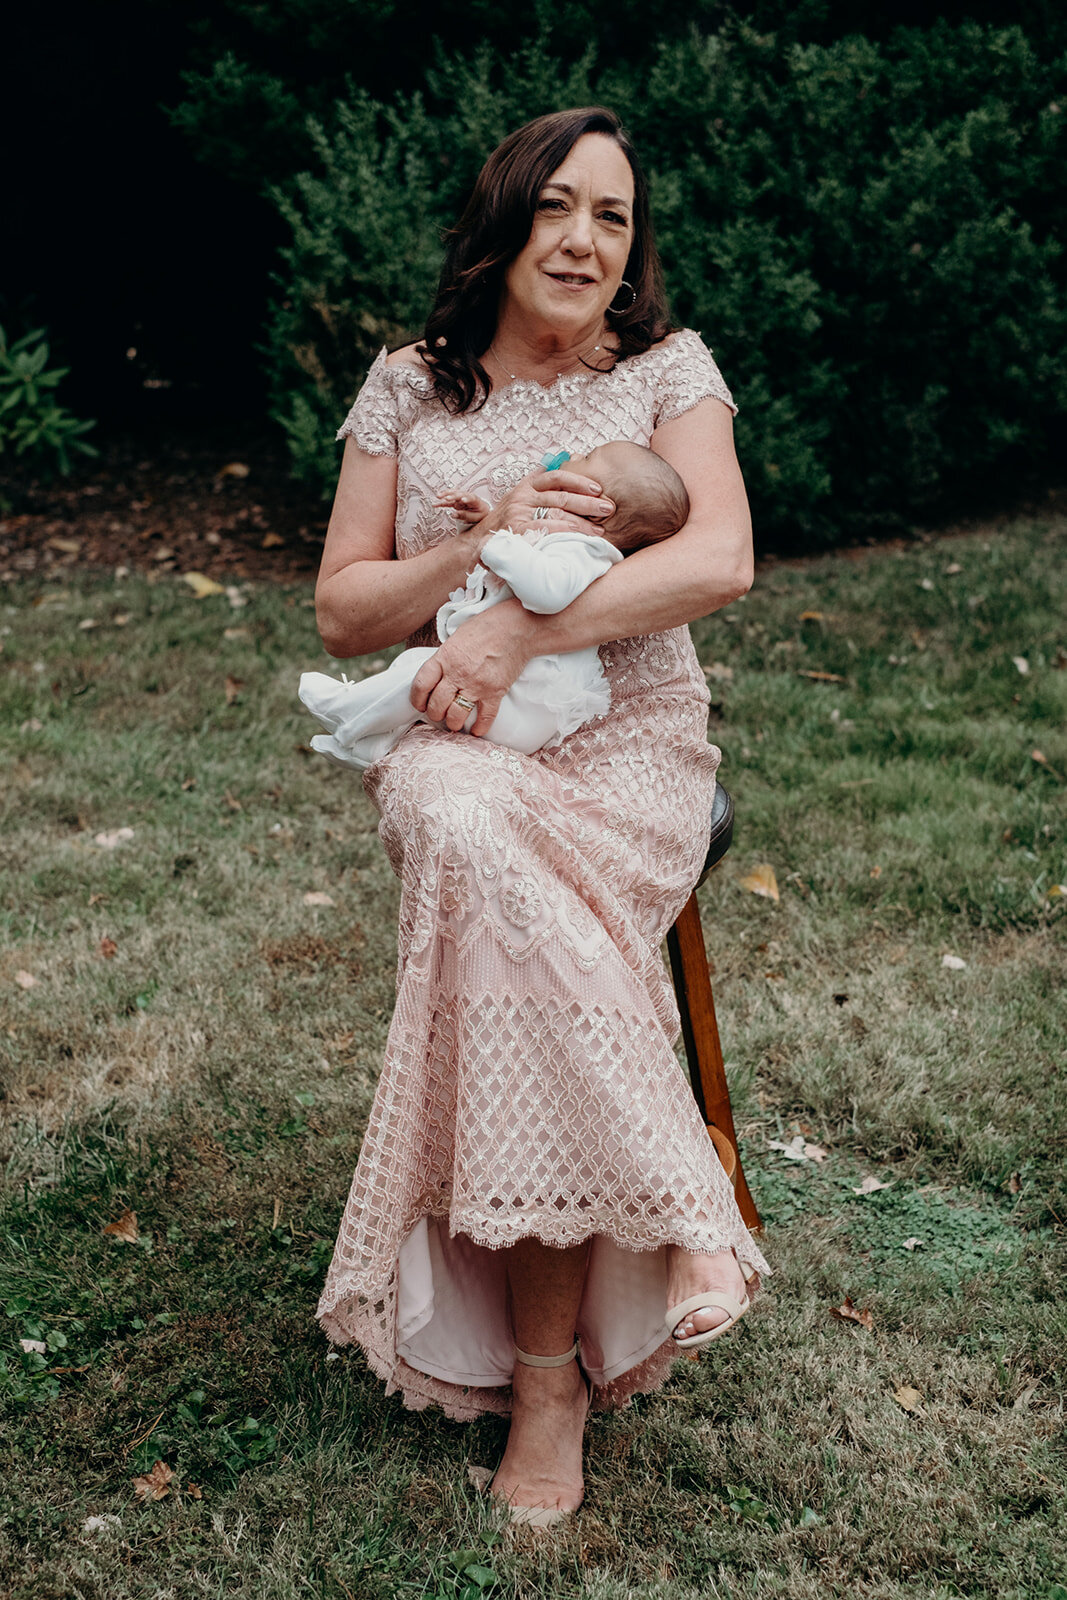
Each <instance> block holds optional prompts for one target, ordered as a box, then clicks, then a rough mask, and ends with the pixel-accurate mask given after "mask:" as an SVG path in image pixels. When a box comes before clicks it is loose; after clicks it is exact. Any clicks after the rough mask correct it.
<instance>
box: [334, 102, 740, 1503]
mask: <svg viewBox="0 0 1067 1600" xmlns="http://www.w3.org/2000/svg"><path fill="white" fill-rule="evenodd" d="M733 410H734V407H733V402H732V400H731V398H730V393H729V390H728V389H727V388H726V385H725V383H724V382H723V379H722V376H721V374H720V373H719V370H718V368H717V366H716V365H715V362H714V361H713V359H712V357H711V354H710V352H709V351H708V349H707V347H706V346H705V345H704V344H703V343H702V342H701V340H700V338H699V337H698V335H697V334H696V333H694V332H692V331H690V330H688V329H683V330H681V331H679V332H674V333H672V332H671V331H670V323H669V320H668V317H667V311H666V307H665V304H664V300H663V293H662V288H661V278H660V271H659V264H658V260H657V256H656V250H655V244H654V241H653V238H652V234H651V230H650V225H649V217H648V200H647V192H646V187H645V183H644V179H643V177H642V175H641V170H640V167H639V165H638V162H637V157H636V155H635V154H634V151H633V148H632V146H631V145H630V142H629V140H628V139H627V137H626V135H625V133H624V132H623V130H622V128H621V126H620V124H619V121H618V119H617V118H616V117H615V116H614V114H613V113H612V112H610V111H605V110H603V109H600V108H592V109H585V110H578V111H565V112H559V113H556V114H554V115H551V116H548V117H541V118H538V119H537V121H535V122H532V123H530V124H528V125H527V126H526V127H524V128H520V129H518V130H517V131H516V132H515V133H513V134H511V135H510V136H509V137H508V138H507V139H505V140H504V142H503V143H502V144H501V145H500V146H499V148H498V149H497V150H495V151H494V152H493V154H492V155H491V156H490V157H489V160H488V161H487V162H486V165H485V167H484V168H483V170H482V173H481V175H480V176H479V178H478V180H477V183H476V184H475V187H474V190H473V192H472V195H471V199H470V202H469V204H468V206H467V208H466V210H465V211H464V214H463V216H462V217H461V218H460V220H459V222H458V223H457V225H456V227H455V228H454V229H453V230H452V231H451V233H450V235H449V239H448V246H447V252H446V258H445V264H444V268H443V271H442V276H441V284H440V289H439V292H438V296H437V300H436V302H435V304H434V306H433V307H432V309H431V311H430V315H429V318H428V320H427V324H426V330H425V335H424V337H423V339H422V341H421V342H420V343H419V344H417V345H413V346H408V347H407V348H405V349H402V350H397V351H395V352H394V353H393V354H392V355H391V356H388V357H387V356H386V354H385V352H384V351H383V352H382V353H381V354H380V355H379V357H378V359H377V360H376V361H375V363H374V365H373V367H372V368H371V371H370V373H369V375H368V377H367V381H366V383H365V384H364V386H363V388H362V390H361V391H360V393H359V395H358V397H357V399H356V402H355V404H354V406H353V407H352V410H351V412H350V413H349V416H348V418H347V419H346V421H345V423H344V425H343V427H342V429H341V436H343V437H344V438H345V440H346V443H345V455H344V462H343V465H342V469H341V478H340V482H339V484H338V489H337V497H336V500H335V503H334V509H333V513H332V516H331V519H330V526H329V531H328V534H327V539H326V545H325V549H324V551H323V557H322V567H321V571H320V575H319V581H318V587H317V591H316V594H317V602H318V622H319V629H320V632H321V634H322V638H323V640H324V642H325V645H326V648H327V649H328V650H329V651H330V652H331V654H333V655H335V656H339V657H351V656H355V655H360V654H364V653H370V652H373V651H378V650H381V649H383V648H385V647H387V646H389V645H393V644H395V643H398V642H399V641H400V640H406V641H407V642H408V643H409V644H410V645H413V646H418V645H425V646H434V645H436V644H437V641H436V638H435V634H434V630H433V622H434V619H435V617H436V614H437V611H438V608H439V607H440V606H441V605H442V604H443V603H444V602H445V600H446V599H447V598H448V596H449V595H450V594H451V593H452V591H453V590H454V589H456V588H457V587H458V586H460V585H462V584H463V582H464V579H465V577H466V575H467V573H468V572H469V571H470V570H471V568H472V566H473V565H474V564H475V562H476V560H477V556H478V553H479V550H480V548H481V544H482V542H483V541H484V538H485V536H486V535H487V534H489V533H491V532H492V531H493V530H495V529H499V528H516V529H522V528H527V527H531V526H533V524H534V523H535V522H537V521H538V520H544V517H543V513H544V511H546V510H547V511H549V512H551V514H552V516H553V517H556V516H557V515H558V514H560V513H562V514H563V521H564V522H565V524H566V525H568V526H571V527H573V528H575V529H577V530H579V531H583V532H585V533H588V534H597V535H598V534H599V532H600V525H599V522H600V519H603V518H604V517H606V516H609V515H610V514H611V513H612V512H613V511H614V509H615V507H614V505H613V503H612V502H611V500H610V499H609V498H608V497H606V496H605V495H604V493H603V485H602V483H601V481H600V480H599V478H597V477H596V476H595V475H593V474H589V473H586V472H581V471H567V470H561V471H558V472H545V471H543V470H540V469H539V468H538V464H537V456H536V455H535V454H532V452H531V447H530V444H529V441H530V440H531V439H540V440H545V439H566V440H567V441H568V442H569V443H570V445H571V447H572V448H573V449H574V451H575V453H576V454H579V455H580V454H583V453H587V452H588V451H590V450H592V449H593V448H594V447H595V446H597V445H601V444H604V443H606V442H608V441H610V440H616V439H629V440H631V441H633V442H634V443H636V444H641V445H648V446H650V448H651V449H652V450H654V451H655V452H656V454H657V455H659V456H661V457H662V458H663V459H664V460H665V461H667V462H669V463H670V465H671V466H673V467H674V469H675V470H676V471H677V472H678V474H679V476H680V477H681V478H682V480H683V482H684V484H685V487H686V490H687V493H688V496H689V502H690V511H689V516H688V520H687V521H686V523H685V526H684V527H683V528H682V529H681V530H680V531H679V532H678V533H676V534H674V535H673V537H671V538H669V539H666V540H663V541H662V542H661V543H659V544H657V545H655V546H653V547H651V548H649V549H645V550H637V551H635V552H634V553H633V554H632V555H630V556H628V557H627V558H626V560H625V561H621V562H619V563H617V564H615V565H613V566H612V567H611V569H610V571H608V572H606V573H605V574H604V575H603V576H602V577H600V578H598V579H597V581H596V582H595V583H591V584H590V585H589V587H588V588H587V589H586V590H585V592H584V593H583V594H581V595H579V596H578V597H577V599H575V600H574V601H573V603H572V604H570V605H568V606H567V607H566V609H565V610H563V611H561V612H560V613H558V615H553V616H538V615H535V614H534V613H532V612H530V611H527V610H526V609H525V608H524V607H523V606H522V605H521V604H520V602H519V601H518V600H517V599H509V600H505V601H504V602H502V603H501V604H499V605H495V606H493V607H491V608H490V609H488V610H486V611H484V612H483V613H482V614H481V615H479V616H476V617H471V618H470V619H469V620H468V621H467V622H465V623H464V625H463V627H461V628H457V630H456V631H455V633H453V634H452V636H451V637H450V638H448V639H447V640H445V641H444V643H441V644H440V645H439V647H438V648H436V649H434V651H433V654H432V655H431V656H429V657H428V658H427V660H426V661H425V663H424V664H423V666H422V667H421V668H420V669H419V671H418V673H417V674H416V676H415V679H414V682H413V685H412V688H411V700H412V704H413V706H414V707H415V709H416V710H417V711H420V712H423V713H425V714H426V715H427V716H428V717H429V718H430V719H431V721H432V722H436V723H438V724H439V725H440V726H443V727H446V728H448V729H450V730H452V731H453V732H456V731H458V730H459V729H461V728H463V727H464V726H465V725H466V724H467V721H468V718H469V715H470V710H471V708H472V707H476V708H477V717H476V719H475V721H474V722H473V724H472V725H471V727H470V732H471V734H473V735H474V737H473V738H465V739H446V738H442V737H441V736H440V733H439V731H438V729H437V728H434V727H431V726H428V725H427V724H425V723H416V724H415V725H414V726H413V727H411V728H410V729H409V730H408V732H407V733H405V734H404V735H403V736H402V737H401V738H400V739H399V740H398V741H397V743H396V744H395V746H394V747H393V748H392V749H391V750H390V751H389V752H388V754H386V755H385V756H384V757H383V758H382V759H381V760H380V761H378V762H376V763H375V764H374V765H373V766H371V767H369V768H368V769H367V771H366V772H365V773H364V775H363V784H364V788H365V789H366V792H367V793H368V795H369V796H370V798H371V799H372V801H373V802H374V804H375V805H376V807H377V809H378V811H379V813H380V816H381V823H380V826H379V833H380V836H381V839H382V841H383V843H384V845H385V848H386V850H387V852H388V855H389V859H390V861H391V863H392V865H393V867H394V869H395V871H396V873H397V875H398V877H399V879H400V884H401V894H400V930H399V960H398V971H397V999H396V1008H395V1012H394V1015H393V1019H392V1024H391V1026H390V1030H389V1039H388V1043H387V1046H386V1051H385V1059H384V1061H383V1064H382V1073H381V1079H380V1081H379V1084H378V1088H377V1092H376V1094H375V1099H374V1106H373V1108H372V1112H371V1117H370V1121H369V1124H368V1127H367V1132H366V1135H365V1138H364V1140H363V1146H362V1150H361V1152H360V1156H359V1163H358V1166H357V1168H356V1172H355V1175H354V1177H353V1180H352V1187H351V1191H350V1194H349V1198H348V1203H347V1205H346V1207H345V1212H344V1216H343V1218H342V1220H341V1226H340V1231H339V1234H338V1238H337V1244H336V1248H335V1251H334V1255H333V1260H332V1262H331V1265H330V1269H329V1272H328V1274H327V1279H326V1284H325V1287H324V1289H323V1292H322V1296H321V1299H320V1301H319V1306H318V1316H319V1319H320V1321H321V1324H322V1326H323V1328H324V1329H325V1331H326V1332H327V1334H328V1335H329V1336H330V1338H331V1339H332V1340H333V1341H335V1342H336V1343H346V1342H350V1341H356V1342H358V1343H359V1344H360V1345H361V1346H362V1347H363V1349H364V1350H365V1351H366V1354H367V1359H368V1361H369V1362H370V1364H371V1366H372V1368H373V1369H374V1371H375V1372H377V1373H379V1374H380V1375H381V1377H382V1378H384V1379H385V1381H386V1383H387V1386H388V1389H389V1390H390V1391H391V1390H395V1389H399V1390H400V1391H401V1393H402V1394H403V1397H404V1400H405V1402H406V1404H408V1405H409V1406H412V1407H423V1406H425V1405H427V1404H429V1403H431V1402H436V1403H437V1404H439V1405H440V1406H441V1407H442V1408H443V1409H444V1410H445V1412H446V1413H447V1414H448V1415H449V1416H452V1417H456V1418H469V1417H474V1416H477V1415H478V1414H479V1413H481V1412H485V1411H495V1412H500V1413H505V1414H506V1413H510V1417H511V1424H510V1431H509V1434H508V1442H507V1447H506V1450H505V1452H504V1457H503V1460H502V1462H501V1464H500V1467H499V1469H498V1471H497V1474H496V1478H495V1480H494V1483H493V1485H492V1492H493V1493H494V1494H495V1495H497V1496H498V1497H499V1499H500V1500H501V1502H502V1503H504V1504H505V1505H507V1506H508V1507H509V1508H510V1512H511V1515H512V1516H513V1517H515V1518H516V1519H518V1520H524V1521H530V1522H534V1523H537V1524H542V1523H545V1522H548V1521H551V1520H554V1519H557V1518H559V1517H560V1516H563V1515H566V1514H567V1513H569V1512H572V1511H574V1510H575V1509H576V1508H577V1507H578V1505H579V1504H580V1502H581V1499H582V1494H583V1481H582V1442H583V1435H584V1428H585V1419H586V1412H587V1409H588V1406H589V1404H590V1397H591V1404H592V1406H593V1407H594V1408H605V1407H613V1406H619V1405H622V1404H623V1403H625V1401H626V1400H627V1398H628V1397H629V1396H630V1395H631V1394H633V1393H634V1392H635V1391H636V1390H642V1389H645V1390H647V1389H650V1388H654V1387H655V1386H656V1385H658V1384H660V1383H662V1382H663V1381H664V1379H665V1377H666V1375H667V1373H668V1371H669V1368H670V1365H671V1362H672V1361H673V1359H674V1358H675V1357H676V1356H677V1354H678V1350H679V1342H680V1341H682V1340H687V1341H691V1340H693V1339H695V1338H705V1337H708V1336H714V1335H715V1334H716V1332H718V1331H722V1330H724V1329H726V1328H727V1327H729V1326H730V1325H732V1323H733V1322H734V1321H736V1318H737V1317H738V1316H739V1315H740V1314H741V1313H742V1312H743V1311H744V1310H745V1309H746V1308H747V1306H748V1303H749V1295H750V1292H751V1287H753V1286H754V1284H755V1275H756V1274H757V1273H759V1272H762V1271H764V1270H765V1268H766V1263H765V1262H764V1259H763V1257H762V1255H761V1254H760V1251H759V1249H758V1248H757V1246H756V1245H755V1243H754V1242H753V1240H752V1239H751V1237H750V1236H749V1233H748V1231H747V1229H746V1228H745V1225H744V1223H743V1221H742V1218H741V1215H740V1213H739V1211H738V1208H737V1205H736V1202H735V1200H734V1195H733V1191H732V1189H731V1187H730V1183H729V1181H728V1179H727V1177H726V1174H725V1173H724V1171H723V1169H722V1167H721V1165H720V1164H719V1161H718V1159H717V1157H716V1155H715V1151H714V1148H713V1146H712V1144H711V1142H710V1141H709V1139H708V1136H707V1133H706V1132H705V1129H704V1125H703V1122H702V1121H701V1118H700V1114H699V1112H698V1110H697V1107H696V1105H695V1103H694V1100H693V1097H692V1095H691V1093H690V1090H689V1087H688V1084H687V1082H686V1079H685V1075H684V1073H683V1070H682V1067H681V1065H680V1063H679V1061H678V1059H677V1057H676V1055H675V1053H674V1044H675V1041H676V1039H677V1036H678V1032H679V1026H678V1011H677V1007H676V1005H675V1001H674V996H673V991H672V989H671V985H670V982H669V979H668V977H667V973H666V970H665V967H664V964H663V960H662V956H661V953H660V943H661V940H662V939H663V937H664V934H665V933H666V930H667V929H668V928H669V927H670V926H671V924H672V923H673V922H674V920H675V918H676V917H677V915H678V912H679V911H680V909H681V907H682V905H683V904H684V902H685V900H686V899H687V897H688V895H689V892H690V890H691V889H692V886H693V884H694V883H695V882H696V880H697V877H698V876H699V873H700V869H701V866H702V864H703V860H704V854H705V850H706V846H707V830H708V820H709V816H710V812H711V805H712V797H713V795H714V792H715V769H716V767H717V765H718V763H719V751H718V750H717V749H716V748H715V746H714V745H711V744H709V743H708V742H707V707H708V700H709V695H708V691H707V688H706V685H705V682H704V677H703V674H702V673H701V671H700V668H699V665H698V663H697V660H696V655H695V652H694V650H693V645H692V641H691V639H690V637H689V632H688V628H687V626H686V624H687V623H688V622H690V621H691V620H693V619H694V618H696V617H702V616H704V615H706V614H707V613H708V612H711V611H715V610H716V609H717V608H718V607H720V606H724V605H727V604H728V603H729V602H730V601H732V600H734V599H736V598H737V596H738V595H740V594H742V593H744V591H745V590H746V589H747V588H748V586H749V583H750V581H751V572H752V551H751V533H750V526H749V518H748V510H747V505H746V500H745V493H744V487H743V484H742V480H741V474H740V471H739V469H738V466H737V461H736V457H735V455H734V449H733V442H732V412H733ZM456 484H460V485H468V486H469V487H470V488H471V489H472V490H473V489H474V488H475V487H477V486H480V485H488V486H489V492H490V493H491V494H492V495H493V496H494V497H495V500H494V504H493V505H492V507H491V509H490V510H489V511H488V512H487V513H486V514H485V516H484V517H482V518H481V519H480V520H479V521H477V522H474V523H473V524H468V525H462V526H460V527H458V528H457V526H456V523H455V522H454V521H453V520H452V517H451V515H450V512H449V509H448V508H447V507H445V506H438V505H436V504H435V502H436V501H437V500H438V499H439V498H440V497H441V496H443V495H447V493H448V487H449V486H450V485H451V486H454V485H456ZM589 647H595V648H597V649H598V650H599V654H600V659H601V662H602V664H603V668H604V672H605V674H606V676H607V679H608V682H609V684H610V687H611V709H610V711H609V713H608V714H607V715H606V716H605V717H602V718H597V719H595V720H594V721H592V722H589V723H586V724H585V725H584V726H583V727H581V728H579V729H578V730H577V731H576V732H574V733H572V734H571V735H569V736H568V737H567V738H565V739H563V740H561V741H560V743H559V744H558V745H556V746H554V747H553V748H551V749H544V750H539V751H537V752H535V753H533V754H531V755H522V754H519V753H518V752H516V751H514V750H509V749H506V748H505V747H504V746H502V745H498V744H493V743H492V742H491V741H489V740H488V739H486V738H485V737H484V735H485V734H486V733H487V732H488V730H489V729H490V728H491V727H492V725H493V722H494V720H495V718H496V715H497V712H498V710H499V708H500V704H501V701H502V699H503V697H504V695H505V694H506V692H507V691H508V689H509V688H510V687H511V685H512V684H513V683H514V682H515V681H516V679H517V678H518V677H519V675H520V674H521V672H522V670H523V668H524V666H525V665H526V664H527V662H529V661H530V660H531V659H532V658H533V657H535V656H539V655H540V656H544V655H553V654H559V653H565V652H568V651H574V650H585V649H587V648H589ZM746 1274H748V1275H750V1277H751V1286H746ZM665 1318H666V1319H667V1326H665V1320H664V1319H665ZM668 1327H669V1331H668ZM576 1333H577V1335H578V1342H577V1345H576V1341H575V1334H576ZM579 1350H580V1365H579V1362H578V1361H576V1360H575V1355H576V1354H577V1352H578V1351H579ZM583 1374H584V1377H583ZM587 1385H588V1388H587Z"/></svg>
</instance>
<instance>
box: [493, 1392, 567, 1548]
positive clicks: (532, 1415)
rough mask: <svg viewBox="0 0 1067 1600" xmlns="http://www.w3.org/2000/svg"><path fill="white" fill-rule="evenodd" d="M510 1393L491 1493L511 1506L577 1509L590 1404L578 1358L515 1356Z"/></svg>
mask: <svg viewBox="0 0 1067 1600" xmlns="http://www.w3.org/2000/svg"><path fill="white" fill-rule="evenodd" d="M511 1398H512V1409H511V1430H510V1432H509V1433H508V1442H507V1448H506V1449H505V1451H504V1457H503V1460H502V1461H501V1463H500V1465H499V1467H498V1468H497V1470H496V1474H495V1476H494V1478H493V1482H492V1485H491V1487H490V1493H491V1494H494V1495H496V1496H497V1498H498V1499H500V1500H503V1501H506V1502H507V1503H508V1505H509V1506H512V1507H515V1508H518V1507H524V1508H532V1507H539V1508H544V1509H545V1510H548V1511H557V1512H563V1513H566V1512H569V1511H577V1509H578V1507H579V1506H580V1505H581V1503H582V1497H583V1494H584V1492H585V1486H584V1483H583V1480H582V1438H583V1435H584V1433H585V1417H586V1412H587V1411H588V1409H589V1391H588V1389H587V1388H586V1384H585V1379H584V1378H583V1377H582V1373H581V1369H580V1368H579V1366H578V1363H577V1361H570V1362H568V1363H567V1365H566V1366H565V1367H527V1366H523V1365H521V1364H520V1363H518V1362H516V1365H515V1373H514V1377H513V1378H512V1381H511ZM515 1520H517V1521H518V1520H522V1519H520V1518H516V1519H515Z"/></svg>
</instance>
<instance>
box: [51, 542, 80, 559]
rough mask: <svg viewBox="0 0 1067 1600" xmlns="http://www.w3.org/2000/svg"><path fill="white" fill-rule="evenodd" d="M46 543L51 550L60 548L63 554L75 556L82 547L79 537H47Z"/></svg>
mask: <svg viewBox="0 0 1067 1600" xmlns="http://www.w3.org/2000/svg"><path fill="white" fill-rule="evenodd" d="M46 543H47V544H49V545H50V546H51V548H52V549H53V550H61V551H62V552H63V554H64V555H65V556H76V555H77V554H78V551H79V550H80V549H81V547H82V542H81V540H80V539H58V538H57V539H48V540H47V541H46Z"/></svg>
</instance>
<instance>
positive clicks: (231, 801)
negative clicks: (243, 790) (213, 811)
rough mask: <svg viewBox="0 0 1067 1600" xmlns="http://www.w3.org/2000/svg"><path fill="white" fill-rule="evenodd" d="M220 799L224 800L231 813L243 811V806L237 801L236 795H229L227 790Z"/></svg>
mask: <svg viewBox="0 0 1067 1600" xmlns="http://www.w3.org/2000/svg"><path fill="white" fill-rule="evenodd" d="M222 798H223V799H224V800H225V802H226V804H227V805H228V806H229V808H230V810H231V811H243V810H244V806H243V805H242V804H241V802H240V800H238V799H237V797H236V795H232V794H231V793H230V791H229V789H227V790H226V793H225V794H224V795H223V797H222Z"/></svg>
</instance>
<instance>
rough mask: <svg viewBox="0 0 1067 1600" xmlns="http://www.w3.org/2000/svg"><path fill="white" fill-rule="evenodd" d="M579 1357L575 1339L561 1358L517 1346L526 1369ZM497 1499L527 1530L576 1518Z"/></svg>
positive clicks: (568, 1513) (558, 1509) (550, 1508)
mask: <svg viewBox="0 0 1067 1600" xmlns="http://www.w3.org/2000/svg"><path fill="white" fill-rule="evenodd" d="M577 1355H578V1340H577V1339H575V1341H574V1343H573V1344H572V1345H571V1348H570V1349H569V1350H567V1351H566V1352H565V1353H564V1354H563V1355H561V1356H532V1355H530V1354H529V1353H528V1351H526V1350H520V1349H519V1347H518V1345H516V1346H515V1360H516V1361H521V1362H522V1364H523V1366H526V1367H565V1366H566V1365H567V1363H568V1361H573V1360H574V1359H575V1358H576V1357H577ZM578 1370H579V1371H580V1372H581V1373H582V1381H583V1383H584V1384H585V1388H586V1409H587V1412H588V1406H589V1401H590V1399H591V1398H592V1394H591V1390H590V1386H589V1379H588V1378H587V1377H586V1375H585V1372H584V1371H582V1368H581V1365H580V1363H579V1369H578ZM495 1476H496V1474H495V1473H494V1475H493V1477H494V1478H495ZM492 1484H493V1479H492V1478H491V1479H490V1480H489V1482H488V1483H487V1484H486V1490H487V1491H488V1490H489V1489H491V1488H492ZM496 1498H497V1499H498V1500H500V1501H501V1504H502V1505H504V1506H506V1508H507V1513H508V1520H509V1521H510V1522H513V1523H515V1524H521V1525H522V1526H523V1527H526V1528H553V1527H555V1526H556V1525H557V1524H558V1523H560V1522H565V1521H566V1520H567V1518H568V1517H573V1516H574V1512H573V1511H564V1510H563V1509H562V1507H560V1506H516V1505H513V1504H512V1502H511V1501H510V1500H503V1499H502V1498H501V1496H499V1495H497V1496H496Z"/></svg>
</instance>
